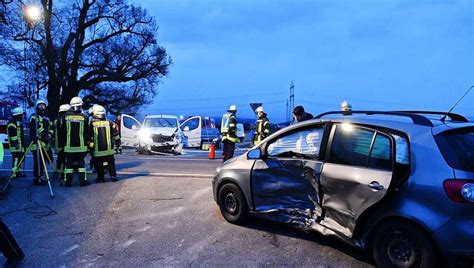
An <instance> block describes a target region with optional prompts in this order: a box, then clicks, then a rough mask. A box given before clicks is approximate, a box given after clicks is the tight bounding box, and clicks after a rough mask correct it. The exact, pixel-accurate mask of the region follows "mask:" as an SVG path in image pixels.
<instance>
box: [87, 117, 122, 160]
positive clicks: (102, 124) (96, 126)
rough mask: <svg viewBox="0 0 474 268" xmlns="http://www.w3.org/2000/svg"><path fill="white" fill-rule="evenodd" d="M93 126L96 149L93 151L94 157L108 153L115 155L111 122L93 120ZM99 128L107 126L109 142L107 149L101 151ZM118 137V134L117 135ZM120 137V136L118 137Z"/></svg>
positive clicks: (106, 136)
mask: <svg viewBox="0 0 474 268" xmlns="http://www.w3.org/2000/svg"><path fill="white" fill-rule="evenodd" d="M92 126H93V128H94V150H93V152H92V154H93V156H94V157H101V156H108V155H113V154H114V150H113V148H112V141H111V128H110V122H109V121H105V120H101V121H95V122H92ZM99 128H105V139H106V140H105V142H106V144H107V149H106V150H103V151H100V150H99V144H101V143H100V142H99V138H100V137H99ZM117 137H118V136H117ZM118 138H120V137H118Z"/></svg>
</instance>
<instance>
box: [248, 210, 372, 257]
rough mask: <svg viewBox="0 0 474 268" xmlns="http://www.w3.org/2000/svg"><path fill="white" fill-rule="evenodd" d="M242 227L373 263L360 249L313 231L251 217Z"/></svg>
mask: <svg viewBox="0 0 474 268" xmlns="http://www.w3.org/2000/svg"><path fill="white" fill-rule="evenodd" d="M243 227H246V228H251V229H255V230H259V231H264V232H268V233H271V234H277V235H282V236H287V237H292V238H297V239H303V240H307V241H311V242H315V243H318V244H320V245H324V246H327V247H331V248H334V249H336V250H338V251H340V252H343V253H344V254H346V255H348V256H351V257H352V258H354V259H356V260H359V261H362V262H365V263H368V264H371V265H374V263H373V261H372V260H370V259H369V258H367V257H366V256H365V254H364V252H363V251H362V250H361V249H358V248H355V247H352V246H350V245H347V244H345V243H344V242H341V241H339V240H337V239H336V238H333V237H328V236H323V235H321V234H319V233H316V232H313V231H305V230H301V229H297V228H295V227H293V226H291V225H289V224H285V223H279V222H272V221H269V220H264V219H260V218H256V217H253V218H252V221H251V222H249V223H246V224H244V225H243Z"/></svg>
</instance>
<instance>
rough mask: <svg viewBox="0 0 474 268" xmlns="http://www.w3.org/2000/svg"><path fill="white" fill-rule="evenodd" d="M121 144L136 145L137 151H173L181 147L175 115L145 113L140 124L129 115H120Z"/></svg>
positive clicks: (181, 138) (179, 149) (175, 152)
mask: <svg viewBox="0 0 474 268" xmlns="http://www.w3.org/2000/svg"><path fill="white" fill-rule="evenodd" d="M120 132H121V138H122V145H123V146H130V147H136V148H137V149H138V153H140V154H143V153H174V154H180V153H181V151H182V149H183V139H185V137H184V136H183V134H182V132H181V129H180V128H179V121H178V117H177V116H175V115H147V116H146V117H145V119H144V120H143V124H140V123H139V122H138V120H136V119H135V118H133V117H132V116H129V115H125V114H124V115H122V121H121V130H120Z"/></svg>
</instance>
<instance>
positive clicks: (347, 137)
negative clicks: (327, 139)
mask: <svg viewBox="0 0 474 268" xmlns="http://www.w3.org/2000/svg"><path fill="white" fill-rule="evenodd" d="M374 135H375V132H374V131H370V130H365V129H361V128H358V127H354V126H352V125H346V124H341V125H338V126H336V131H335V133H334V138H333V142H332V145H331V154H330V156H329V162H331V163H336V164H342V165H351V166H362V167H365V166H366V165H367V159H368V157H369V152H370V145H371V143H372V139H373V137H374Z"/></svg>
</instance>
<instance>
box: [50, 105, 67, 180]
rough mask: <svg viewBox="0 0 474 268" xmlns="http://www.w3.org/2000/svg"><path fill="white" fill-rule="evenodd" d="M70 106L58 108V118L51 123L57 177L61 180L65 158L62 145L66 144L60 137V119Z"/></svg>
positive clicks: (61, 136)
mask: <svg viewBox="0 0 474 268" xmlns="http://www.w3.org/2000/svg"><path fill="white" fill-rule="evenodd" d="M70 108H71V106H70V105H69V104H63V105H61V106H59V112H58V118H56V119H55V120H54V121H53V129H54V151H55V153H56V170H57V172H58V173H59V174H58V176H59V177H60V179H61V180H63V179H64V178H63V177H62V176H63V174H64V166H65V162H66V160H65V157H64V144H65V143H66V142H65V140H66V137H65V136H63V135H60V129H61V122H62V121H61V119H62V117H63V116H64V115H65V114H66V113H67V111H69V109H70Z"/></svg>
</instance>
